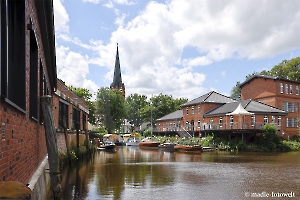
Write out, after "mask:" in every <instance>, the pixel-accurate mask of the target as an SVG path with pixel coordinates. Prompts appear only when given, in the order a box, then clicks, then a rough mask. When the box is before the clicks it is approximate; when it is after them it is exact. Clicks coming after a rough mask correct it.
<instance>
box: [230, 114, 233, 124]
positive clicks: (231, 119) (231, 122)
mask: <svg viewBox="0 0 300 200" xmlns="http://www.w3.org/2000/svg"><path fill="white" fill-rule="evenodd" d="M230 126H233V116H230Z"/></svg>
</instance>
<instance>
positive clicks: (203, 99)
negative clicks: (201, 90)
mask: <svg viewBox="0 0 300 200" xmlns="http://www.w3.org/2000/svg"><path fill="white" fill-rule="evenodd" d="M232 102H236V101H235V100H233V99H231V98H230V97H227V96H225V95H222V94H220V93H217V92H215V91H211V92H209V93H206V94H204V95H202V96H200V97H198V98H196V99H194V100H191V101H189V102H187V103H184V104H182V105H181V106H188V105H196V104H200V103H221V104H224V103H232Z"/></svg>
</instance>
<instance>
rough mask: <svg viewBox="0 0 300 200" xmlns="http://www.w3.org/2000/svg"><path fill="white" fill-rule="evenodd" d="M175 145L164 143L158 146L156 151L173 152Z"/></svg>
mask: <svg viewBox="0 0 300 200" xmlns="http://www.w3.org/2000/svg"><path fill="white" fill-rule="evenodd" d="M175 145H176V144H174V143H170V142H164V143H162V144H160V145H158V149H160V150H163V151H175V148H174V147H175Z"/></svg>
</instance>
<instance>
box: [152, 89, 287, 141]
mask: <svg viewBox="0 0 300 200" xmlns="http://www.w3.org/2000/svg"><path fill="white" fill-rule="evenodd" d="M181 108H182V110H179V111H175V112H173V113H171V114H169V115H166V116H164V117H162V118H160V119H157V121H156V130H155V131H156V132H158V133H163V132H168V134H179V135H180V136H182V137H189V136H205V135H206V134H211V133H214V134H216V135H218V136H220V137H229V138H232V137H238V138H241V139H243V140H244V139H246V140H248V139H250V138H251V137H252V136H254V135H256V134H259V133H261V127H262V126H263V125H264V124H267V123H270V124H273V125H275V126H276V127H277V129H278V134H279V135H282V136H284V134H283V133H284V132H285V131H286V129H285V127H284V126H283V122H284V121H285V120H286V115H287V114H288V113H287V112H285V111H283V110H281V109H278V108H275V107H273V106H270V105H267V104H264V103H262V102H258V101H255V100H251V99H248V100H241V101H235V100H233V99H231V98H229V97H226V96H224V95H222V94H219V93H217V92H214V91H212V92H209V93H207V94H204V95H202V96H200V97H198V98H196V99H194V100H192V101H189V102H187V103H185V104H183V105H181Z"/></svg>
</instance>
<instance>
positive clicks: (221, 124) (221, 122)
mask: <svg viewBox="0 0 300 200" xmlns="http://www.w3.org/2000/svg"><path fill="white" fill-rule="evenodd" d="M219 125H220V127H222V126H223V118H222V117H220V120H219Z"/></svg>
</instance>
